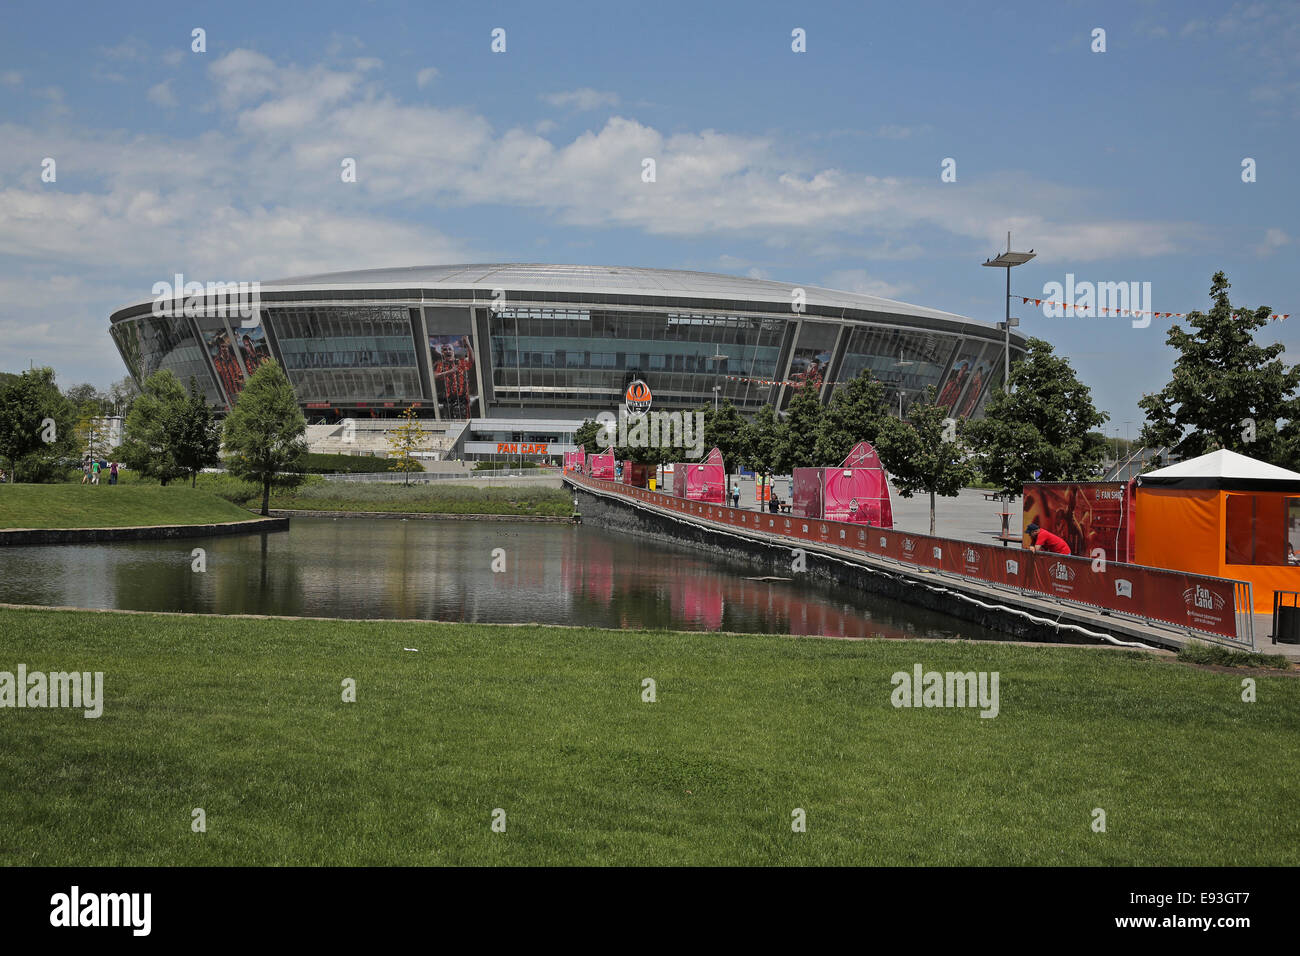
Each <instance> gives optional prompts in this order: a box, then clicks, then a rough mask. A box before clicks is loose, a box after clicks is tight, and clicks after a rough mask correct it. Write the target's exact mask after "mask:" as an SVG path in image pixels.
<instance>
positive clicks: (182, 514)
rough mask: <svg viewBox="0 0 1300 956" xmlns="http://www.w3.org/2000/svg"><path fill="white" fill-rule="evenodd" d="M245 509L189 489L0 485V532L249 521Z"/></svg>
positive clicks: (130, 486)
mask: <svg viewBox="0 0 1300 956" xmlns="http://www.w3.org/2000/svg"><path fill="white" fill-rule="evenodd" d="M254 517H256V516H255V515H251V514H249V513H248V510H247V509H245V508H241V507H239V506H238V505H236V504H234V503H232V502H230V501H227V500H225V499H223V498H220V497H218V496H217V495H215V494H212V493H210V492H207V491H202V490H198V489H193V488H190V487H189V485H184V486H181V485H169V486H168V487H166V488H161V487H159V486H157V485H152V486H151V485H144V484H135V485H126V484H118V485H110V484H107V479H106V478H105V479H103V481H102V482H101V483H100V484H98V485H81V484H75V485H22V484H18V485H8V484H6V485H0V529H7V528H128V527H135V526H140V525H169V524H216V523H219V522H225V521H248V520H251V519H253V518H254Z"/></svg>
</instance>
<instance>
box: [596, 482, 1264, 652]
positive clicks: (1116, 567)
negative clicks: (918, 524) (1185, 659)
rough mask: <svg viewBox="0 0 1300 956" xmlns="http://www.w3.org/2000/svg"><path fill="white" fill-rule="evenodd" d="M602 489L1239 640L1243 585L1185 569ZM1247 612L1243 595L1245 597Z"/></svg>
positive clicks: (722, 521)
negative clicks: (1238, 616) (1238, 611)
mask: <svg viewBox="0 0 1300 956" xmlns="http://www.w3.org/2000/svg"><path fill="white" fill-rule="evenodd" d="M576 480H580V481H581V482H582V483H583V484H588V485H591V486H592V487H593V488H599V489H600V490H602V491H609V492H614V493H616V494H622V495H624V496H627V497H635V498H638V499H640V500H642V501H645V502H646V503H647V504H652V505H656V506H658V507H660V508H666V509H668V510H671V511H681V512H684V513H686V514H690V515H692V516H693V517H695V518H699V519H703V520H705V521H714V522H717V523H719V524H728V525H739V526H741V527H750V528H753V529H754V530H756V531H762V532H764V533H766V534H776V535H783V536H785V537H788V538H793V539H796V540H802V541H809V542H813V543H815V544H826V545H835V546H838V547H842V548H852V549H854V550H858V551H862V552H864V553H866V554H871V555H875V556H878V557H887V558H893V559H894V560H896V561H903V562H906V563H908V564H914V565H916V566H917V567H921V568H933V569H935V570H939V571H947V572H949V573H952V574H958V575H961V576H963V577H967V578H972V579H974V580H978V581H983V582H985V583H990V584H1000V585H1005V586H1008V587H1014V588H1018V589H1022V590H1024V591H1028V592H1032V593H1037V594H1042V595H1045V596H1047V597H1054V598H1059V599H1061V600H1065V601H1071V602H1074V603H1077V604H1086V605H1089V606H1091V607H1096V608H1101V609H1105V610H1111V611H1120V612H1123V613H1125V614H1130V615H1134V616H1137V617H1143V618H1148V619H1151V620H1155V621H1160V622H1162V623H1165V624H1174V625H1176V626H1179V627H1188V628H1193V629H1195V630H1198V631H1205V632H1208V633H1211V634H1218V635H1221V636H1224V637H1230V638H1234V639H1235V638H1236V637H1237V622H1236V609H1237V603H1238V602H1237V601H1236V600H1235V590H1236V584H1237V582H1234V581H1231V580H1228V579H1226V578H1211V577H1204V576H1202V575H1198V574H1188V573H1186V572H1183V571H1169V570H1165V569H1164V568H1148V567H1142V566H1140V565H1135V564H1117V563H1114V562H1103V561H1101V560H1096V561H1094V560H1093V559H1091V558H1086V557H1075V556H1072V555H1060V554H1048V553H1038V554H1035V553H1034V552H1032V551H1021V550H1011V549H1009V548H1005V547H1002V546H999V545H990V544H979V543H976V542H972V541H959V540H955V539H951V538H936V537H931V536H929V535H924V534H909V533H907V532H903V531H894V530H891V529H887V528H876V527H872V526H869V525H868V526H864V525H862V524H860V523H856V522H846V521H820V520H817V519H811V518H803V517H800V516H798V515H774V514H770V513H764V512H756V511H746V510H740V509H735V508H730V507H728V506H726V505H718V504H705V503H701V502H696V501H690V500H689V499H688V500H683V499H681V498H676V497H674V496H672V495H667V494H660V493H659V492H657V491H646V490H643V489H640V488H627V487H626V486H623V485H618V484H615V483H614V482H611V481H593V480H592V479H589V478H582V479H576ZM1242 603H1243V606H1244V596H1243V598H1242Z"/></svg>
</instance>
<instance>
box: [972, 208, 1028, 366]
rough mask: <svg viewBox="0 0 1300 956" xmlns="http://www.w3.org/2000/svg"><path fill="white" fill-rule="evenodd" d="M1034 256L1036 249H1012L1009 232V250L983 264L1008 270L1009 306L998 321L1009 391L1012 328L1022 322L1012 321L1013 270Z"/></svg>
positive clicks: (1003, 364)
mask: <svg viewBox="0 0 1300 956" xmlns="http://www.w3.org/2000/svg"><path fill="white" fill-rule="evenodd" d="M1032 258H1034V250H1033V249H1030V250H1029V251H1028V252H1012V251H1011V233H1009V232H1008V233H1007V251H1006V252H1004V253H1002V254H1001V255H998V256H995V257H994V258H992V259H987V260H985V261H984V262H983V263H981V264H982V265H986V266H989V267H991V268H995V269H1006V270H1007V307H1006V320H1005V321H1004V322H1000V323H998V325H999V326H1000V327H1001V329H1002V331H1003V334H1004V335H1005V346H1004V349H1003V359H1002V387H1003V388H1004V389H1006V390H1007V391H1010V390H1011V329H1012V327H1013V326H1015V325H1019V324H1020V320H1019V319H1016V320H1014V321H1012V318H1011V270H1012V269H1013V268H1015V267H1016V266H1023V265H1024V264H1025V263H1026V262H1028V261H1029V260H1030V259H1032Z"/></svg>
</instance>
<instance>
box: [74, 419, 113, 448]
mask: <svg viewBox="0 0 1300 956" xmlns="http://www.w3.org/2000/svg"><path fill="white" fill-rule="evenodd" d="M76 435H77V449H78V450H79V451H80V452H81V453H82V454H85V455H89V456H90V457H91V458H92V459H96V460H98V459H100V458H103V457H104V456H105V455H107V454H108V452H109V444H108V439H109V435H108V427H107V425H106V424H105V422H104V421H103V419H102V418H101V416H99V415H96V414H95V413H94V412H83V413H82V414H81V417H80V418H78V419H77V424H76Z"/></svg>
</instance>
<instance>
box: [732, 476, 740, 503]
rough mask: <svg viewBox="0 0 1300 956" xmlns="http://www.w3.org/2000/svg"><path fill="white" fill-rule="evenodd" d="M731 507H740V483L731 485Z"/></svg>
mask: <svg viewBox="0 0 1300 956" xmlns="http://www.w3.org/2000/svg"><path fill="white" fill-rule="evenodd" d="M731 507H733V508H739V507H740V482H738V481H733V482H732V483H731Z"/></svg>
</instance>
